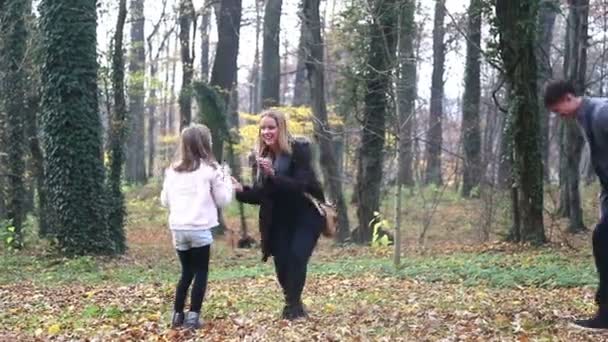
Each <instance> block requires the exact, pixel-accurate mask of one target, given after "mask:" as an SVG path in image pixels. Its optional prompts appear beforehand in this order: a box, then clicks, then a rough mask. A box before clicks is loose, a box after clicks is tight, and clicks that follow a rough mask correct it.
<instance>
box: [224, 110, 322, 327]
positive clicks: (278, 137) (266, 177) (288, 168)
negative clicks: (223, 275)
mask: <svg viewBox="0 0 608 342" xmlns="http://www.w3.org/2000/svg"><path fill="white" fill-rule="evenodd" d="M311 159H312V158H311V148H310V144H309V143H308V142H307V141H306V140H302V139H293V138H292V137H291V136H290V134H289V131H288V129H287V121H286V119H285V116H284V115H283V114H282V113H280V112H278V111H275V110H268V111H265V112H263V113H262V114H261V119H260V130H259V146H258V158H257V163H258V172H257V177H256V180H255V181H254V184H253V186H242V185H241V184H240V183H239V182H238V181H237V180H234V179H233V182H234V188H235V191H236V198H237V200H239V201H241V202H244V203H248V204H255V205H259V206H260V212H259V225H260V234H261V244H262V255H263V256H262V260H263V261H266V260H267V259H268V257H269V256H273V260H274V265H275V270H276V275H277V279H278V282H279V284H280V285H281V288H282V289H283V294H284V296H285V302H286V305H285V307H284V309H283V313H282V317H283V318H284V319H289V320H293V319H297V318H301V317H306V316H307V313H306V311H305V309H304V306H303V305H302V291H303V289H304V283H305V282H306V270H307V265H308V261H309V259H310V256H311V255H312V252H313V249H314V247H315V245H316V243H317V240H318V239H319V235H320V233H321V228H322V224H323V218H322V216H321V215H320V214H319V212H318V211H317V209H316V208H315V207H314V205H313V204H312V203H311V202H310V200H309V199H307V198H306V197H305V196H304V194H305V193H309V194H311V195H312V196H314V197H315V198H317V199H319V200H321V201H323V200H324V196H323V190H322V188H321V185H320V183H319V181H318V180H317V177H316V175H315V172H314V170H313V168H312V162H311Z"/></svg>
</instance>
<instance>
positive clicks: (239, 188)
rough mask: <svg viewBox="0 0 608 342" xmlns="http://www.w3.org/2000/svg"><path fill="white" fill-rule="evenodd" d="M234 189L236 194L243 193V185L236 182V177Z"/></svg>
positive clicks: (233, 179) (233, 183)
mask: <svg viewBox="0 0 608 342" xmlns="http://www.w3.org/2000/svg"><path fill="white" fill-rule="evenodd" d="M232 187H233V188H234V191H236V192H243V185H242V184H241V183H239V181H238V180H236V179H235V178H234V177H232Z"/></svg>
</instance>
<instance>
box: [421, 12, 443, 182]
mask: <svg viewBox="0 0 608 342" xmlns="http://www.w3.org/2000/svg"><path fill="white" fill-rule="evenodd" d="M444 20H445V0H436V1H435V21H434V26H433V75H432V79H431V106H430V117H429V127H428V131H427V137H426V139H427V144H426V172H425V182H426V183H427V184H436V185H440V184H442V182H443V180H442V176H441V148H442V147H441V146H442V141H443V138H442V134H443V128H442V127H443V124H442V121H443V73H444V70H445V41H444V36H445V25H444Z"/></svg>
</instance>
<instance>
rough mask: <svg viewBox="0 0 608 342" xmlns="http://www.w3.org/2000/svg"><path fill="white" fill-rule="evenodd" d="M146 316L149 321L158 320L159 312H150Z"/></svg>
mask: <svg viewBox="0 0 608 342" xmlns="http://www.w3.org/2000/svg"><path fill="white" fill-rule="evenodd" d="M146 318H147V319H148V320H149V321H158V320H160V314H159V313H151V314H148V315H146Z"/></svg>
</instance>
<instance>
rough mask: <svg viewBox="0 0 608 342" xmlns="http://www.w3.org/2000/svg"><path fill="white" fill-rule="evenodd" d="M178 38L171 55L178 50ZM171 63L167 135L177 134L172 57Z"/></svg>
mask: <svg viewBox="0 0 608 342" xmlns="http://www.w3.org/2000/svg"><path fill="white" fill-rule="evenodd" d="M179 44H180V42H179V37H178V36H176V37H175V46H174V48H173V53H177V50H178V48H179ZM172 60H173V61H172V63H171V87H170V88H169V111H168V113H167V132H169V134H175V133H177V132H176V131H175V105H176V103H175V100H176V98H175V78H176V75H177V58H175V56H173V58H172Z"/></svg>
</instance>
